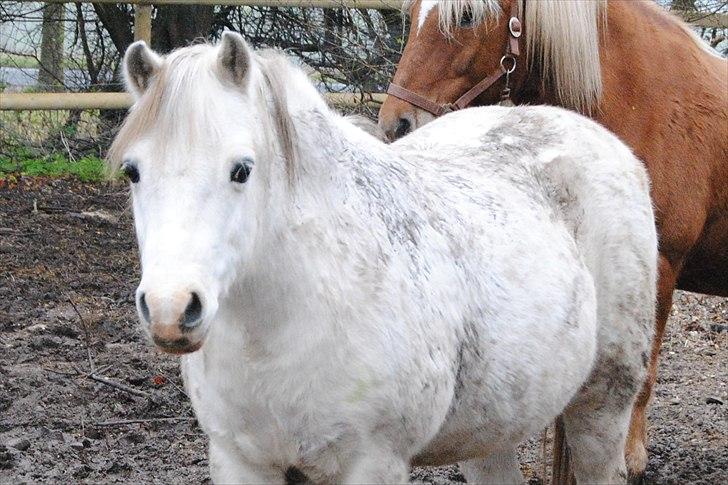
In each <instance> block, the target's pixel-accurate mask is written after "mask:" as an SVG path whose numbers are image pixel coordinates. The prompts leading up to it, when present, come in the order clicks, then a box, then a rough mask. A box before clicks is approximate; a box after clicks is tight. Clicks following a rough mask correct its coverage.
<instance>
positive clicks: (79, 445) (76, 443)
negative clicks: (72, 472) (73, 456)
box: [69, 441, 83, 451]
mask: <svg viewBox="0 0 728 485" xmlns="http://www.w3.org/2000/svg"><path fill="white" fill-rule="evenodd" d="M69 446H70V447H71V448H72V449H74V450H76V451H80V450H83V443H81V442H80V441H74V442H73V443H71V444H70V445H69Z"/></svg>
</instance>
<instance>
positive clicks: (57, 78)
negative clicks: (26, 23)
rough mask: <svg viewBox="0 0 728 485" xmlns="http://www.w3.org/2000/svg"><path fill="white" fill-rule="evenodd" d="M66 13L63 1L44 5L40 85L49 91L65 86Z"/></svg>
mask: <svg viewBox="0 0 728 485" xmlns="http://www.w3.org/2000/svg"><path fill="white" fill-rule="evenodd" d="M64 14H65V7H64V5H63V4H62V3H47V4H45V6H44V7H43V26H42V31H41V42H40V69H39V71H38V85H39V86H42V87H43V89H44V90H47V91H58V90H60V89H61V87H62V86H63V19H64V16H65V15H64Z"/></svg>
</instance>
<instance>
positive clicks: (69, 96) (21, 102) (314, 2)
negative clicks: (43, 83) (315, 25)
mask: <svg viewBox="0 0 728 485" xmlns="http://www.w3.org/2000/svg"><path fill="white" fill-rule="evenodd" d="M16 1H20V2H33V1H34V0H16ZM88 1H89V0H70V1H64V0H46V2H45V3H85V2H88ZM93 2H94V3H129V4H134V5H136V7H135V9H134V39H135V40H145V41H146V42H147V43H150V41H151V34H152V4H155V5H169V4H175V5H242V6H249V7H260V6H262V7H308V8H367V9H369V8H371V9H379V10H396V9H401V8H402V4H403V2H402V0H129V1H126V2H119V1H118V0H93ZM34 3H38V2H37V1H36V2H34ZM673 13H676V14H678V15H680V16H681V17H682V18H683V19H685V20H686V21H687V22H688V23H690V24H692V25H695V26H699V27H706V28H728V13H713V14H706V15H702V16H701V15H700V14H696V13H693V12H690V13H684V12H673ZM326 96H327V98H328V99H329V102H330V103H332V104H334V105H347V106H352V105H357V104H362V103H381V102H383V100H384V97H385V95H384V94H382V93H368V94H367V93H365V94H363V95H358V94H353V93H329V94H327V95H326ZM130 105H131V98H130V97H129V96H128V95H127V94H125V93H0V110H12V111H20V110H68V109H125V108H128V107H129V106H130Z"/></svg>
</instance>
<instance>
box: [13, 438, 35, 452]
mask: <svg viewBox="0 0 728 485" xmlns="http://www.w3.org/2000/svg"><path fill="white" fill-rule="evenodd" d="M8 446H9V447H11V448H15V449H16V450H20V451H25V450H27V449H28V448H30V441H28V440H27V439H25V438H15V439H12V440H10V441H8Z"/></svg>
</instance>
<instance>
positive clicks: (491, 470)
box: [460, 447, 523, 484]
mask: <svg viewBox="0 0 728 485" xmlns="http://www.w3.org/2000/svg"><path fill="white" fill-rule="evenodd" d="M460 471H461V472H463V475H464V476H465V479H466V480H467V482H468V483H494V484H496V483H497V484H510V483H523V474H522V473H521V468H520V466H519V464H518V459H517V455H516V449H515V448H513V447H507V448H504V449H502V450H497V451H494V452H493V453H490V454H489V455H488V456H487V457H486V458H477V459H473V460H468V461H463V462H460Z"/></svg>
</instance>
